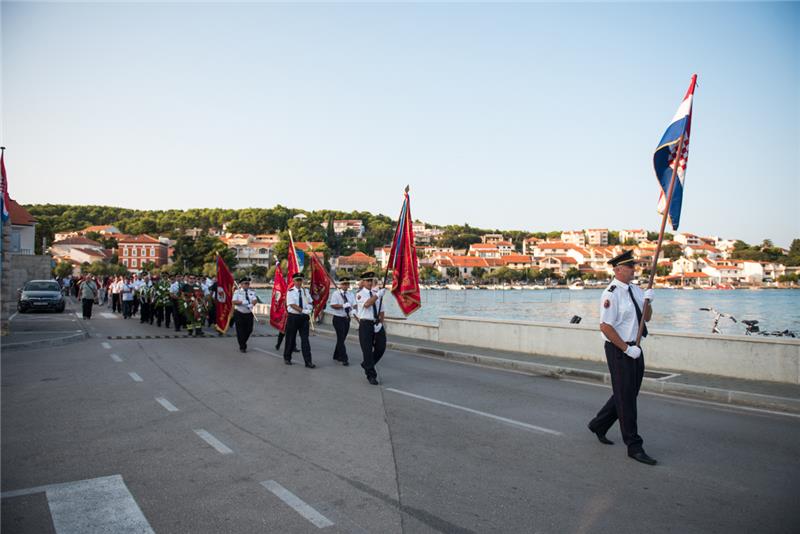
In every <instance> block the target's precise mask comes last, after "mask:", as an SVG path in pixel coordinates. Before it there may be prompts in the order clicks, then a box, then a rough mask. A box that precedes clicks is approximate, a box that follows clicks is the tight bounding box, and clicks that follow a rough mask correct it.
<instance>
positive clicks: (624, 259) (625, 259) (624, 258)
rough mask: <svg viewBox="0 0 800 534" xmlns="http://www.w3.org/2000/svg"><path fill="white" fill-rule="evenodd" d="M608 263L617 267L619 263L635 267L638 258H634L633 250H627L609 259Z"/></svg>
mask: <svg viewBox="0 0 800 534" xmlns="http://www.w3.org/2000/svg"><path fill="white" fill-rule="evenodd" d="M608 263H609V264H611V265H612V266H613V267H616V266H617V265H630V266H631V267H633V266H634V265H635V264H636V260H635V259H633V250H626V251H625V252H623V253H622V254H620V255H619V256H616V257H614V258H611V259H610V260H608Z"/></svg>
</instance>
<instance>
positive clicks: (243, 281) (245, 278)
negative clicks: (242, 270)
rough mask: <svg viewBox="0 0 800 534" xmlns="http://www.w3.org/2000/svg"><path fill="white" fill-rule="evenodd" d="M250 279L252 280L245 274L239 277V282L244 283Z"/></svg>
mask: <svg viewBox="0 0 800 534" xmlns="http://www.w3.org/2000/svg"><path fill="white" fill-rule="evenodd" d="M249 281H250V278H248V277H247V276H243V277H242V278H239V283H240V284H244V283H245V282H249Z"/></svg>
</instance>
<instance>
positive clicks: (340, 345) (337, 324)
mask: <svg viewBox="0 0 800 534" xmlns="http://www.w3.org/2000/svg"><path fill="white" fill-rule="evenodd" d="M333 329H334V330H336V348H335V349H333V359H334V360H339V361H340V362H346V361H348V359H347V347H345V345H344V340H345V339H347V333H348V332H349V331H350V318H349V317H338V316H336V315H334V316H333Z"/></svg>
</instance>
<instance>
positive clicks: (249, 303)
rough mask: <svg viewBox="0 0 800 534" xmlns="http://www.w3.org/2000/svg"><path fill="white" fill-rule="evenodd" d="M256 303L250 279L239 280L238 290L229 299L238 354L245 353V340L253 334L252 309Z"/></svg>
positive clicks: (256, 298) (256, 299)
mask: <svg viewBox="0 0 800 534" xmlns="http://www.w3.org/2000/svg"><path fill="white" fill-rule="evenodd" d="M257 302H258V297H256V292H255V291H253V290H252V289H250V279H249V278H247V277H245V278H242V279H241V280H239V289H237V290H236V291H234V292H233V297H232V299H231V303H232V304H233V323H234V324H235V325H236V339H237V341H238V342H239V352H247V340H248V339H250V334H252V333H253V320H254V316H253V307H254V306H255V305H256V303H257Z"/></svg>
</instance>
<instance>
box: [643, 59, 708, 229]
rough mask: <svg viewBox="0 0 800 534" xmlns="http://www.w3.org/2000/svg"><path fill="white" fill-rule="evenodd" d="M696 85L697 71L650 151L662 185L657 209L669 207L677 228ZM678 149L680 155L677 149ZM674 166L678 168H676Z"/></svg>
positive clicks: (673, 225) (671, 219) (661, 209)
mask: <svg viewBox="0 0 800 534" xmlns="http://www.w3.org/2000/svg"><path fill="white" fill-rule="evenodd" d="M696 84H697V74H694V75H692V81H691V82H690V83H689V90H688V91H686V96H684V97H683V102H681V105H680V106H678V111H677V112H676V113H675V116H674V117H673V118H672V122H671V123H670V125H669V127H667V131H666V132H664V136H663V137H662V138H661V142H660V143H658V148H656V151H655V154H653V168H654V169H655V171H656V178H658V182H659V184H660V185H661V194H660V195H659V198H658V212H659V213H661V214H662V215H663V214H664V211H666V210H667V209H669V220H670V222H671V223H672V229H673V230H677V229H678V224H679V223H680V220H681V204H682V202H683V186H684V180H685V179H686V163H687V161H688V160H689V135H690V133H691V130H692V101H693V100H694V88H695V85H696ZM679 148H680V154H678V150H679ZM676 168H677V171H676V170H675V169H676ZM673 172H675V178H676V179H675V186H674V189H673V191H672V199H671V201H670V203H669V208H667V200H668V199H669V187H670V182H671V181H672V174H673Z"/></svg>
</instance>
